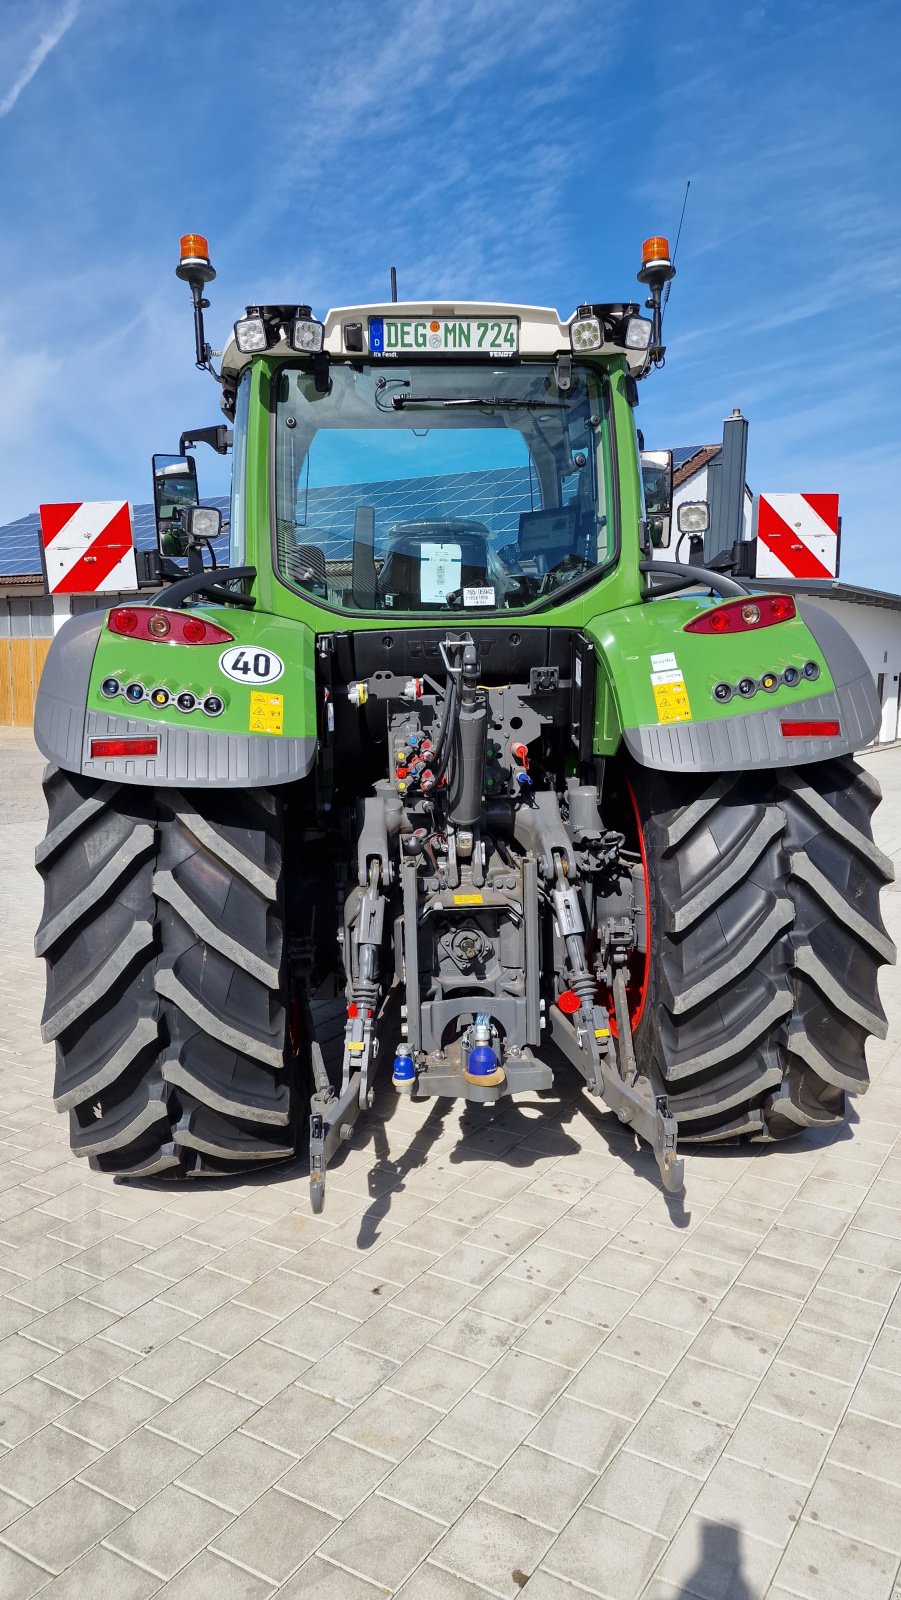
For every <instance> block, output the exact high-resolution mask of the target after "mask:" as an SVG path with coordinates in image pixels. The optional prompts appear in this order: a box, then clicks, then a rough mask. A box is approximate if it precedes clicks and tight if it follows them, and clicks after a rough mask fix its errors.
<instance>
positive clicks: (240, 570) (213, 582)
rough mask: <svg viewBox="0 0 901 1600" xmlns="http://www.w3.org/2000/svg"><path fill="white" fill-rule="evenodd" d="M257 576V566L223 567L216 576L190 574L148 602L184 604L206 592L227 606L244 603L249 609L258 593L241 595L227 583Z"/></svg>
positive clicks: (177, 580)
mask: <svg viewBox="0 0 901 1600" xmlns="http://www.w3.org/2000/svg"><path fill="white" fill-rule="evenodd" d="M256 575H257V569H256V567H220V569H219V571H218V573H217V575H216V577H215V578H213V577H212V576H211V575H210V573H208V572H201V573H195V574H193V575H191V574H189V575H188V576H187V577H186V578H185V577H179V578H177V579H176V581H175V582H174V583H172V584H170V585H169V587H168V588H166V589H160V590H159V592H158V593H157V594H155V595H153V597H152V598H151V600H150V601H149V602H148V604H150V605H152V606H155V605H163V606H180V605H182V604H183V603H184V601H185V600H190V599H191V598H192V597H193V596H194V595H195V594H202V595H206V596H208V598H209V599H211V600H217V601H219V602H220V603H222V604H224V605H231V606H243V607H244V608H245V610H247V611H252V610H253V608H254V606H255V605H256V598H255V596H254V595H252V594H237V593H236V592H235V591H234V590H233V589H229V588H226V584H231V583H240V582H241V581H242V580H243V579H246V578H255V577H256Z"/></svg>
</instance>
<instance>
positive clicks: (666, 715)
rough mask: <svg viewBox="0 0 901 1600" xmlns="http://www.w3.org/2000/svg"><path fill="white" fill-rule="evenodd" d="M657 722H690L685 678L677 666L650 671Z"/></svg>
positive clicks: (689, 707)
mask: <svg viewBox="0 0 901 1600" xmlns="http://www.w3.org/2000/svg"><path fill="white" fill-rule="evenodd" d="M651 687H652V689H653V691H654V704H655V706H656V707H657V721H658V722H690V721H691V706H690V705H689V702H688V690H687V689H686V687H685V679H684V678H683V676H682V673H681V672H680V670H679V668H678V667H670V668H668V669H667V670H666V671H664V672H652V673H651Z"/></svg>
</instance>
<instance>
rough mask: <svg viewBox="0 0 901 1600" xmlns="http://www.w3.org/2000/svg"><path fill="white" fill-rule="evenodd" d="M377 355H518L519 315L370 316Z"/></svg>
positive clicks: (372, 348)
mask: <svg viewBox="0 0 901 1600" xmlns="http://www.w3.org/2000/svg"><path fill="white" fill-rule="evenodd" d="M369 349H370V352H371V354H372V355H374V356H399V355H417V354H422V355H439V356H459V355H485V356H494V357H495V358H497V357H498V356H515V355H516V354H517V352H518V350H519V318H518V317H370V318H369Z"/></svg>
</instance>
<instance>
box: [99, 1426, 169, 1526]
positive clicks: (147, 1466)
mask: <svg viewBox="0 0 901 1600" xmlns="http://www.w3.org/2000/svg"><path fill="white" fill-rule="evenodd" d="M196 1460H197V1455H196V1453H195V1452H194V1451H193V1450H187V1449H185V1447H184V1445H181V1444H177V1443H176V1442H175V1440H173V1439H166V1438H164V1437H163V1435H162V1434H159V1433H151V1432H150V1430H149V1429H148V1428H136V1429H135V1431H134V1432H133V1433H131V1434H129V1435H128V1437H127V1438H126V1439H123V1440H122V1442H121V1444H118V1445H116V1446H115V1447H114V1448H113V1449H111V1450H108V1451H107V1452H106V1454H105V1455H102V1456H99V1457H98V1458H97V1460H95V1461H93V1462H91V1463H90V1465H88V1466H86V1467H84V1468H83V1469H82V1472H81V1480H82V1482H83V1483H87V1484H90V1485H91V1486H92V1487H93V1488H95V1489H99V1490H101V1492H102V1493H103V1494H106V1495H110V1496H111V1497H112V1498H113V1499H114V1500H119V1501H121V1503H122V1505H124V1506H127V1507H128V1508H129V1509H130V1510H132V1511H136V1510H137V1508H138V1506H142V1505H143V1504H144V1502H145V1501H146V1500H151V1499H152V1498H153V1496H154V1495H155V1494H158V1493H159V1491H160V1490H161V1489H163V1488H165V1486H166V1484H168V1483H171V1482H172V1480H173V1478H175V1477H177V1476H178V1474H179V1473H180V1472H185V1471H187V1469H188V1468H189V1467H190V1466H191V1465H192V1463H193V1462H194V1461H196Z"/></svg>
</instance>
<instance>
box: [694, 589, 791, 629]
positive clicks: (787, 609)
mask: <svg viewBox="0 0 901 1600" xmlns="http://www.w3.org/2000/svg"><path fill="white" fill-rule="evenodd" d="M795 614H796V613H795V602H794V600H793V599H792V597H791V595H789V594H761V595H755V596H754V597H753V599H752V598H751V596H750V595H749V596H748V598H747V600H728V601H727V602H726V604H725V605H724V606H711V607H710V610H709V611H702V612H701V615H700V616H699V617H692V619H691V621H690V622H686V624H685V626H684V628H683V630H682V631H683V633H747V632H748V631H749V630H750V629H753V628H771V627H772V625H773V623H774V622H790V621H791V619H792V617H793V616H795Z"/></svg>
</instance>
